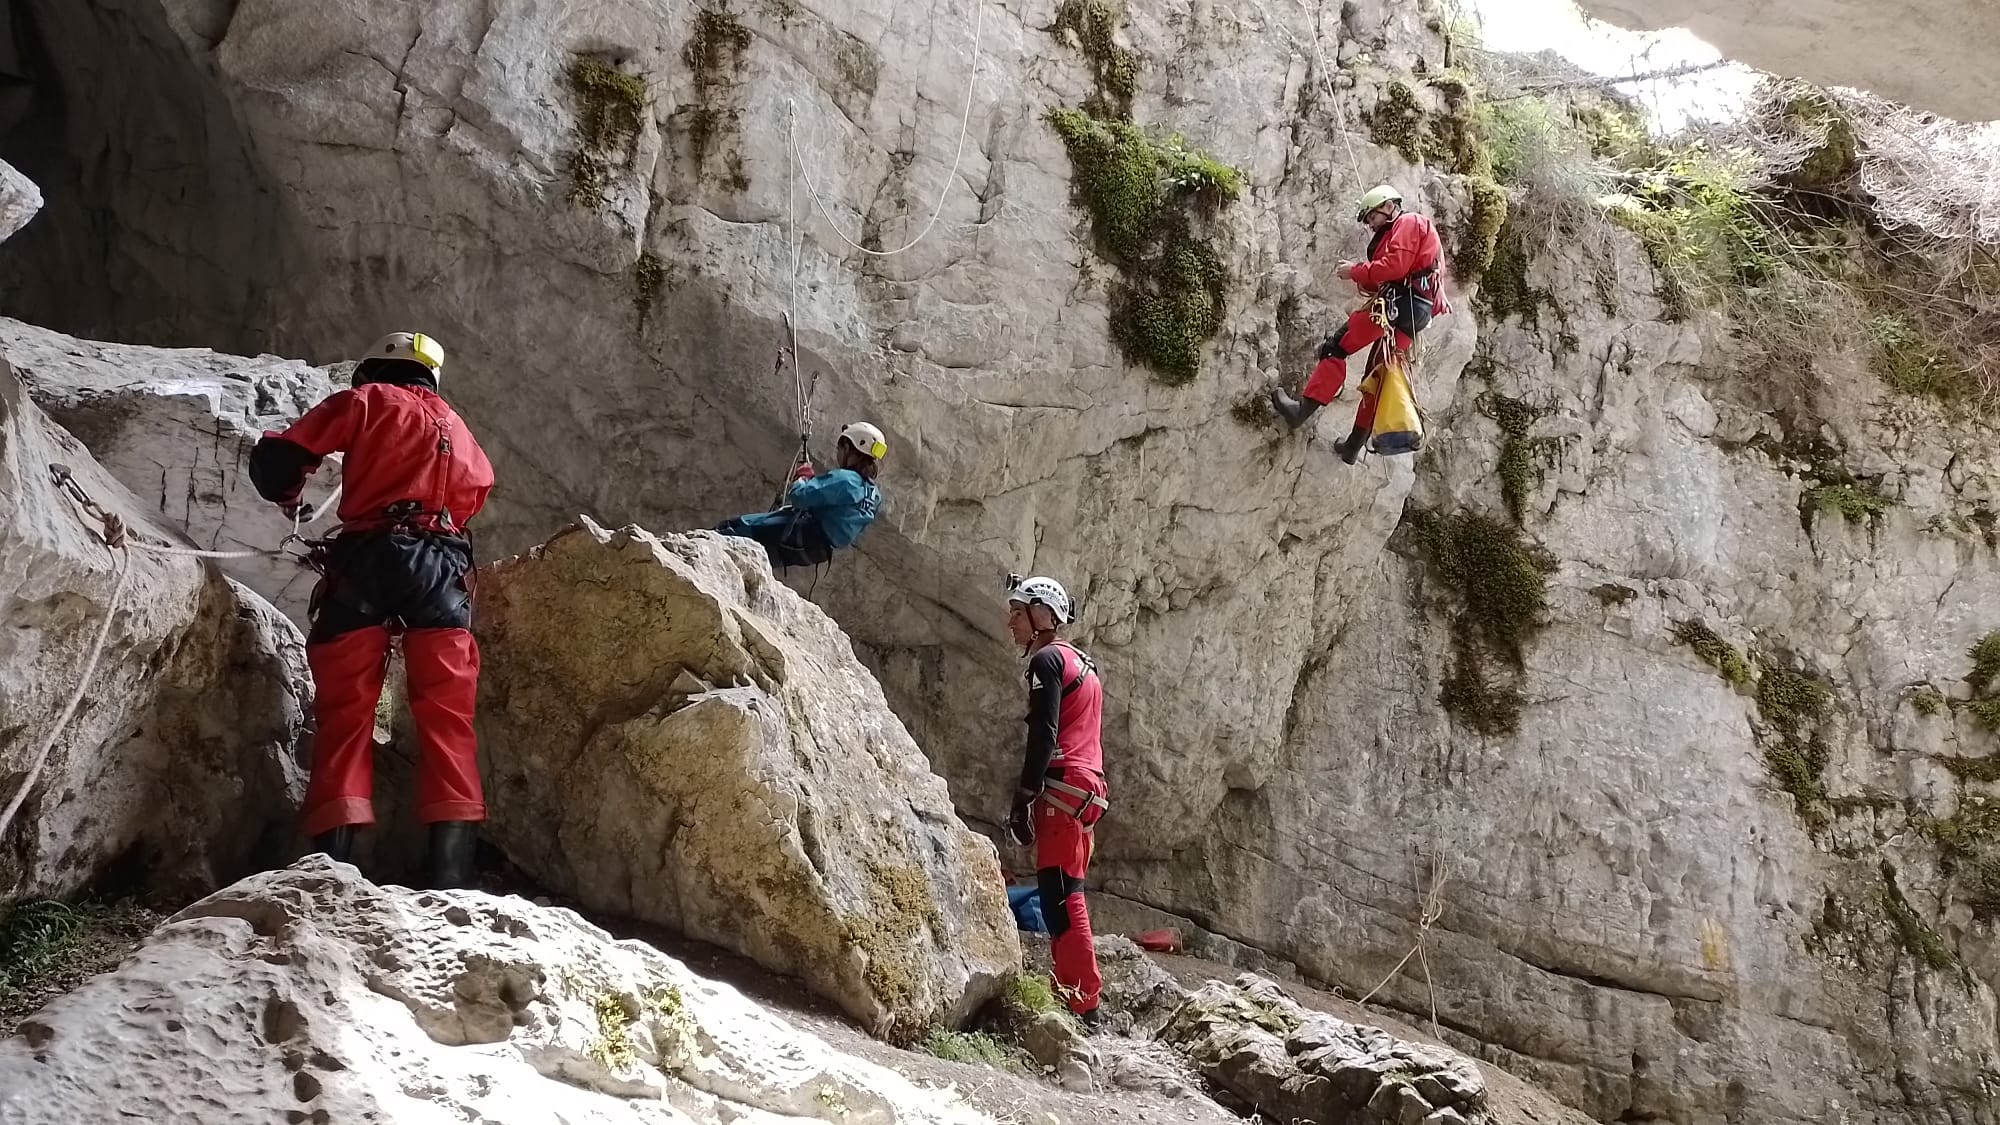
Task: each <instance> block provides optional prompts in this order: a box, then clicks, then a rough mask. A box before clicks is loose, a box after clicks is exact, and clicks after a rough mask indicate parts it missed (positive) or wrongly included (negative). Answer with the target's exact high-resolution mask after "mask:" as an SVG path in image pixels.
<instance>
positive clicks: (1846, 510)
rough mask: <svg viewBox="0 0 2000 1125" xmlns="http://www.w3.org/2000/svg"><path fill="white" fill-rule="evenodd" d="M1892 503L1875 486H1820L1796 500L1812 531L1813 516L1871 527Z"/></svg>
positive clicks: (1861, 484)
mask: <svg viewBox="0 0 2000 1125" xmlns="http://www.w3.org/2000/svg"><path fill="white" fill-rule="evenodd" d="M1890 503H1891V501H1890V500H1889V498H1888V497H1886V496H1884V495H1882V493H1881V491H1880V490H1879V489H1878V488H1877V486H1875V485H1874V484H1871V483H1867V482H1860V481H1857V482H1855V483H1852V484H1847V483H1842V484H1822V485H1818V486H1816V487H1813V488H1810V489H1808V490H1806V494H1805V495H1804V496H1803V497H1801V498H1800V500H1799V512H1800V514H1801V516H1802V517H1803V518H1804V520H1805V526H1806V527H1807V529H1811V527H1812V521H1813V516H1814V515H1815V514H1816V513H1820V512H1826V513H1837V514H1838V515H1839V516H1840V517H1841V518H1842V519H1844V520H1846V521H1847V522H1848V523H1862V524H1869V525H1871V526H1872V525H1873V524H1875V523H1878V522H1880V521H1881V519H1882V514H1883V513H1884V512H1886V511H1888V510H1889V506H1890Z"/></svg>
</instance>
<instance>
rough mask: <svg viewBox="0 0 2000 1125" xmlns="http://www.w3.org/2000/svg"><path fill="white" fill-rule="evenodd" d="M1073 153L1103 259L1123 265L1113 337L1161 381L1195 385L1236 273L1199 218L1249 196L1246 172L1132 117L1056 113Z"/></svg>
mask: <svg viewBox="0 0 2000 1125" xmlns="http://www.w3.org/2000/svg"><path fill="white" fill-rule="evenodd" d="M1048 122H1049V125H1050V127H1051V128H1053V129H1054V130H1055V131H1056V135H1058V136H1060V137H1061V138H1062V140H1063V144H1064V147H1065V148H1066V149H1067V150H1068V151H1069V157H1070V164H1071V167H1072V168H1073V170H1074V174H1075V178H1074V188H1075V192H1076V195H1077V197H1078V198H1079V199H1080V200H1081V201H1082V203H1083V206H1084V208H1085V210H1086V211H1087V212H1088V213H1089V214H1090V216H1091V220H1092V229H1093V231H1094V232H1095V234H1096V237H1097V243H1098V247H1099V249H1100V251H1101V252H1102V253H1103V255H1104V256H1105V257H1106V258H1107V259H1109V260H1110V261H1111V263H1112V264H1113V265H1114V266H1116V267H1117V268H1118V271H1119V274H1120V278H1121V283H1120V284H1119V285H1118V286H1117V287H1116V288H1115V289H1114V290H1113V293H1112V309H1111V325H1112V336H1113V338H1114V339H1115V340H1116V341H1117V343H1118V344H1119V346H1120V348H1121V349H1122V350H1123V352H1124V353H1125V356H1126V358H1127V359H1128V360H1130V361H1131V362H1133V363H1136V364H1141V365H1143V366H1146V367H1149V368H1151V369H1152V370H1153V371H1154V372H1155V373H1156V374H1157V375H1158V376H1159V378H1160V379H1161V381H1162V382H1165V383H1169V384H1173V385H1179V384H1183V383H1187V382H1190V381H1192V380H1193V379H1194V378H1195V377H1196V376H1197V375H1198V374H1199V373H1200V370H1201V353H1202V349H1203V347H1204V346H1205V345H1206V344H1207V342H1208V341H1209V340H1210V339H1211V338H1212V337H1213V336H1214V335H1215V334H1216V333H1217V332H1218V331H1220V330H1221V328H1222V323H1223V319H1224V316H1225V314H1226V311H1227V306H1226V302H1225V297H1226V291H1227V286H1228V272H1227V270H1226V269H1225V268H1224V267H1223V265H1222V260H1221V257H1220V255H1218V254H1217V253H1216V250H1215V248H1214V246H1213V245H1211V243H1210V242H1209V241H1208V239H1206V238H1205V237H1203V236H1202V235H1201V234H1199V233H1198V232H1197V229H1196V227H1197V223H1198V221H1199V220H1201V219H1204V218H1206V217H1207V216H1209V215H1211V214H1213V213H1214V211H1216V210H1217V209H1219V208H1221V207H1223V206H1225V205H1227V204H1229V203H1232V202H1234V201H1235V200H1236V199H1237V198H1238V196H1240V195H1241V194H1242V190H1243V185H1242V177H1241V174H1240V173H1238V172H1237V171H1236V169H1234V168H1232V167H1230V166H1228V165H1226V164H1223V163H1221V162H1220V161H1217V160H1216V159H1214V158H1213V157H1211V156H1209V155H1207V154H1206V153H1202V152H1198V151H1196V150H1194V149H1192V148H1189V147H1188V145H1187V143H1186V141H1185V140H1183V139H1182V138H1181V137H1179V136H1178V135H1176V136H1170V137H1167V138H1164V139H1156V138H1154V137H1151V136H1149V135H1147V133H1146V131H1145V130H1144V129H1142V128H1141V127H1140V126H1138V125H1135V124H1133V123H1131V122H1129V121H1118V120H1105V119H1103V118H1099V117H1093V116H1091V115H1090V114H1088V113H1085V112H1083V111H1082V110H1076V109H1063V108H1058V109H1054V110H1050V111H1049V113H1048Z"/></svg>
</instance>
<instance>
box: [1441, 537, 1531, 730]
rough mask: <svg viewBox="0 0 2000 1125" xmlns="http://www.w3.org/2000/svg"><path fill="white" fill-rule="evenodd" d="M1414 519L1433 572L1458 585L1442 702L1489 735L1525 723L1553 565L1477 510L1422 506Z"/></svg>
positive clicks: (1455, 716)
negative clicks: (1533, 649) (1528, 649)
mask: <svg viewBox="0 0 2000 1125" xmlns="http://www.w3.org/2000/svg"><path fill="white" fill-rule="evenodd" d="M1408 522H1409V524H1410V526H1411V529H1412V531H1414V533H1415V536H1416V542H1417V545H1418V548H1419V550H1420V551H1421V553H1422V555H1423V558H1424V560H1425V562H1426V564H1427V565H1428V567H1429V569H1430V571H1431V573H1432V574H1434V575H1435V576H1436V577H1437V578H1438V579H1439V580H1440V581H1441V582H1442V584H1443V585H1444V586H1445V587H1446V588H1447V589H1448V590H1449V591H1450V601H1451V603H1452V647H1453V652H1452V664H1451V668H1450V670H1449V671H1448V672H1447V673H1446V676H1445V682H1444V685H1443V691H1442V693H1441V695H1440V697H1439V703H1440V704H1441V705H1442V706H1443V707H1444V709H1445V711H1446V712H1447V713H1448V714H1450V715H1451V716H1452V717H1453V719H1454V720H1455V721H1457V722H1459V723H1461V724H1463V725H1465V726H1468V727H1470V728H1471V729H1473V730H1476V731H1478V732H1480V733H1481V734H1488V735H1497V734H1508V733H1511V732H1512V731H1514V730H1515V729H1516V727H1517V726H1518V725H1519V722H1520V714H1521V704H1522V697H1521V694H1520V691H1519V688H1518V686H1515V684H1514V683H1512V682H1500V677H1503V676H1504V677H1507V678H1508V680H1509V681H1513V680H1517V679H1518V676H1519V674H1520V672H1521V668H1522V655H1523V649H1524V648H1525V646H1526V645H1527V643H1528V642H1529V641H1530V640H1531V639H1532V638H1533V636H1534V634H1535V633H1536V632H1537V631H1538V630H1540V629H1541V627H1542V625H1543V613H1544V612H1545V611H1546V609H1547V604H1548V591H1547V571H1548V569H1549V568H1550V564H1549V563H1548V562H1547V561H1546V560H1545V559H1543V558H1542V557H1540V556H1539V554H1538V553H1537V552H1536V551H1534V550H1533V549H1532V548H1531V547H1530V546H1529V545H1528V543H1527V542H1526V541H1525V540H1523V539H1522V537H1521V534H1520V531H1519V530H1518V529H1517V528H1515V527H1513V526H1511V525H1509V524H1504V523H1501V522H1500V521H1498V520H1494V519H1492V518H1490V517H1487V516H1483V515H1479V514H1477V513H1473V512H1460V513H1457V514H1454V515H1442V514H1439V513H1436V512H1431V511H1426V510H1424V509H1414V510H1412V511H1411V512H1410V514H1409V516H1408Z"/></svg>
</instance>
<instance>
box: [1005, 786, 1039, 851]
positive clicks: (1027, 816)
mask: <svg viewBox="0 0 2000 1125" xmlns="http://www.w3.org/2000/svg"><path fill="white" fill-rule="evenodd" d="M1034 809H1035V794H1033V793H1031V792H1028V791H1026V790H1016V791H1015V793H1014V807H1012V808H1010V809H1008V810H1007V837H1008V838H1009V839H1011V840H1013V841H1014V842H1015V843H1017V844H1021V845H1027V844H1032V843H1034V842H1035V815H1034Z"/></svg>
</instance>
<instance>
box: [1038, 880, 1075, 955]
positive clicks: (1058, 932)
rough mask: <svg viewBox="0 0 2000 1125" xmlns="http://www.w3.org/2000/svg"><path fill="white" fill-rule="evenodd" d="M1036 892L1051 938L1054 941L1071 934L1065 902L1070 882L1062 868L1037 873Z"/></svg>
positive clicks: (1043, 920)
mask: <svg viewBox="0 0 2000 1125" xmlns="http://www.w3.org/2000/svg"><path fill="white" fill-rule="evenodd" d="M1035 890H1036V891H1037V892H1038V893H1039V894H1040V896H1041V900H1042V924H1043V925H1045V926H1047V927H1048V928H1049V938H1050V939H1051V940H1054V939H1055V938H1059V937H1061V936H1063V935H1064V934H1066V933H1068V932H1069V908H1068V907H1067V906H1065V905H1064V904H1063V900H1064V899H1066V898H1068V897H1069V880H1068V879H1067V878H1066V877H1064V875H1063V873H1062V868H1060V867H1044V868H1042V869H1041V870H1040V871H1037V872H1035Z"/></svg>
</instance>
